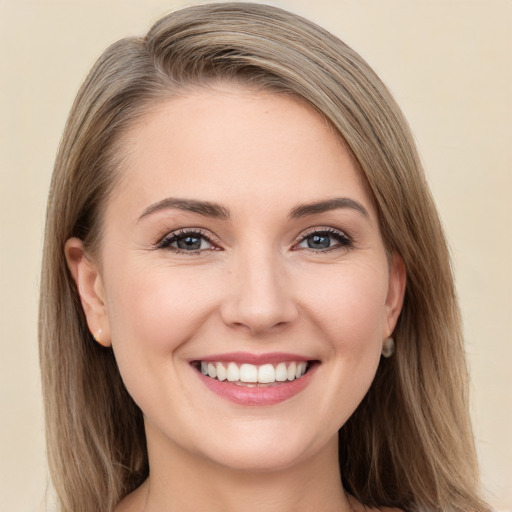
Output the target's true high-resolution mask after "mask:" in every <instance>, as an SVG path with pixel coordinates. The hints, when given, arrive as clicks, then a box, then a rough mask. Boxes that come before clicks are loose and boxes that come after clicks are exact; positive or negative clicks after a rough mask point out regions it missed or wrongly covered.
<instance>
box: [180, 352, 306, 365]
mask: <svg viewBox="0 0 512 512" xmlns="http://www.w3.org/2000/svg"><path fill="white" fill-rule="evenodd" d="M312 359H313V358H311V357H306V356H303V355H299V354H291V353H287V352H268V353H266V354H253V353H250V352H229V353H224V354H211V355H208V356H201V357H196V358H194V359H190V362H191V363H192V362H194V361H205V362H212V363H213V362H217V363H222V362H226V363H228V362H233V363H239V364H243V363H248V364H253V365H255V366H258V365H263V364H276V363H284V362H288V361H311V360H312Z"/></svg>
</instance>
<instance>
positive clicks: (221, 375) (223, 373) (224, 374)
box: [216, 363, 228, 381]
mask: <svg viewBox="0 0 512 512" xmlns="http://www.w3.org/2000/svg"><path fill="white" fill-rule="evenodd" d="M216 369H217V379H219V380H220V381H223V380H226V379H227V378H228V371H227V370H226V368H225V367H224V365H223V364H221V363H217V365H216Z"/></svg>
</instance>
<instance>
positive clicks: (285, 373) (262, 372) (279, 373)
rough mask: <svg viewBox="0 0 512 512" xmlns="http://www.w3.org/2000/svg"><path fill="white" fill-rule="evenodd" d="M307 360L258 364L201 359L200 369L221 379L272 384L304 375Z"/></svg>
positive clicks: (211, 376) (212, 376) (213, 377)
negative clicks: (239, 363)
mask: <svg viewBox="0 0 512 512" xmlns="http://www.w3.org/2000/svg"><path fill="white" fill-rule="evenodd" d="M307 367H308V364H307V362H305V361H301V362H294V361H291V362H288V363H278V364H277V365H273V364H268V363H267V364H263V365H261V366H256V365H253V364H249V363H243V364H241V365H240V366H238V364H237V363H234V362H231V363H220V362H207V361H201V365H200V369H201V373H202V374H203V375H207V376H208V377H210V378H212V379H217V380H220V381H225V380H228V381H229V382H243V383H247V384H255V383H259V384H272V383H275V382H286V381H293V380H295V379H299V378H300V377H302V376H303V375H304V374H305V373H306V370H307Z"/></svg>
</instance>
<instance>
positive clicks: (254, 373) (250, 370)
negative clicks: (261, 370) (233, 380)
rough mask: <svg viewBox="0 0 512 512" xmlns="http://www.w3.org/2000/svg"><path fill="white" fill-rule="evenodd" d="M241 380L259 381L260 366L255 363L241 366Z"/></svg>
mask: <svg viewBox="0 0 512 512" xmlns="http://www.w3.org/2000/svg"><path fill="white" fill-rule="evenodd" d="M240 380H241V381H242V382H258V368H257V367H256V366H254V365H253V364H243V365H242V366H240Z"/></svg>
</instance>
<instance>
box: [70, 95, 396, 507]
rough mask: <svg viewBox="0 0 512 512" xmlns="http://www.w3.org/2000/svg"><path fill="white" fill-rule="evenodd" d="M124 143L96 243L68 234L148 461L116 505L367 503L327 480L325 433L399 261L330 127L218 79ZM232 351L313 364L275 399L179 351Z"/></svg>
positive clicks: (372, 346) (363, 358)
mask: <svg viewBox="0 0 512 512" xmlns="http://www.w3.org/2000/svg"><path fill="white" fill-rule="evenodd" d="M125 160H126V161H125V164H124V168H123V169H122V177H121V180H120V183H119V184H118V186H117V189H116V190H115V191H114V194H113V197H112V198H111V200H110V202H109V204H108V205H107V211H106V217H105V230H104V233H103V238H102V242H101V249H100V253H99V255H98V256H97V257H96V258H93V257H90V256H89V255H87V254H85V252H84V249H83V246H82V244H81V242H80V240H77V239H71V240H69V241H68V243H67V246H66V255H67V258H68V263H69V267H70V270H71V272H72V274H73V276H74V278H75V280H76V282H77V285H78V289H79V292H80V296H81V299H82V305H83V307H84V311H85V313H86V316H87V321H88V324H89V328H90V330H91V332H93V333H97V332H98V331H99V329H101V336H100V337H99V341H100V342H101V343H102V344H104V345H106V346H112V348H113V350H114V354H115V356H116V359H117V362H118V365H119V369H120V372H121V375H122V377H123V380H124V382H125V385H126V387H127V389H128V391H129V393H130V394H131V395H132V397H133V398H134V400H135V402H136V403H137V404H138V405H139V407H140V408H141V410H142V411H143V413H144V418H145V428H146V438H147V443H148V454H149V463H150V478H149V479H148V481H146V482H145V483H144V484H143V485H142V486H141V487H139V488H138V489H137V490H136V491H134V492H133V493H132V494H131V495H129V496H127V497H126V498H125V499H124V500H122V501H121V503H120V504H119V505H118V507H117V508H116V512H161V511H165V512H173V511H176V512H193V511H197V510H208V512H236V511H239V510H244V511H246V512H261V511H265V512H274V511H275V512H277V511H279V512H292V511H293V512H306V511H307V512H310V511H311V510H318V509H321V510H322V511H325V512H354V511H362V510H364V507H362V506H361V505H360V504H358V503H357V502H356V501H355V500H354V499H352V498H350V497H348V496H347V494H346V493H345V492H344V490H343V487H342V485H341V478H340V474H339V469H338V466H339V464H338V445H337V442H338V441H337V432H338V430H339V428H340V427H341V426H342V425H343V424H344V423H345V421H346V420H347V419H348V418H349V417H350V415H351V414H352V413H353V411H354V410H355V408H356V407H357V405H358V404H359V403H360V401H361V400H362V398H363V397H364V395H365V394H366V391H367V390H368V388H369V386H370V384H371V382H372V380H373V378H374V375H375V372H376V369H377V367H378V364H379V362H380V355H381V350H382V342H383V340H384V339H385V338H386V337H387V336H389V335H390V333H391V332H392V331H393V328H394V326H395V323H396V320H397V317H398V315H399V312H400V308H401V304H402V299H403V292H404V287H405V271H404V269H403V264H402V263H401V260H400V258H398V257H397V256H392V257H391V258H390V257H389V255H388V254H387V253H386V251H385V248H384V244H383V241H382V237H381V234H380V230H379V222H378V217H377V213H376V211H375V207H374V205H373V201H372V198H371V196H370V194H369V193H368V190H367V186H366V184H365V182H364V180H363V178H362V176H361V173H360V171H359V169H358V167H357V164H356V163H355V162H354V161H353V159H352V157H351V155H350V154H349V153H348V151H347V150H346V149H345V147H344V145H343V143H342V142H341V141H340V140H339V138H338V137H337V136H336V134H334V133H333V131H332V130H331V128H330V127H329V126H328V125H327V124H326V123H325V122H324V120H323V119H322V118H321V117H320V116H319V115H318V114H317V113H315V112H313V111H312V110H311V109H310V108H308V107H306V106H304V105H303V104H302V103H300V102H298V101H297V100H295V99H292V98H289V97H285V96H279V95H273V94H269V93H257V92H254V91H247V90H244V89H240V88H237V87H235V86H228V85H226V86H225V87H219V88H218V89H216V90H201V91H197V92H195V93H193V94H190V95H189V96H182V97H177V98H173V99H170V100H168V101H167V102H165V103H163V104H162V105H161V106H159V107H158V108H157V109H155V110H154V111H152V113H150V114H148V116H147V117H146V119H144V120H143V121H142V122H140V123H139V124H138V125H137V126H135V127H134V128H133V129H132V131H131V132H130V133H129V134H127V136H126V159H125ZM169 198H172V199H169ZM176 199H177V200H178V203H177V202H176ZM180 201H181V203H180ZM184 201H185V203H186V206H185V207H184V206H183V204H185V203H184ZM177 204H178V206H176V205H177ZM191 204H193V205H194V206H193V208H191V207H190V205H191ZM198 204H200V205H201V206H200V208H199V211H198V207H197V205H198ZM205 204H207V205H208V207H207V208H206V209H205V207H204V205H205ZM212 204H214V206H213V207H212V206H211V205H212ZM312 205H314V206H312ZM318 205H320V207H319V206H318ZM212 211H213V214H212ZM187 243H190V246H191V247H192V248H193V250H189V249H188V248H187ZM232 352H239V353H243V354H257V355H258V356H262V357H267V356H268V354H272V353H293V354H298V355H297V357H304V358H305V359H307V360H308V361H310V362H311V365H312V366H311V368H313V369H312V370H311V372H310V374H309V377H308V379H309V380H307V382H308V384H307V386H306V387H305V388H304V389H302V390H301V391H300V392H298V393H297V394H296V395H294V396H291V397H290V398H288V399H286V400H284V401H280V402H279V403H275V404H267V405H258V406H255V405H248V404H243V403H234V402H233V401H232V400H230V399H226V397H225V396H221V395H219V394H216V393H215V392H213V391H212V390H211V388H210V387H208V385H205V381H206V382H207V379H208V378H213V379H214V378H215V377H211V376H206V377H205V376H204V375H202V374H201V372H199V371H198V369H197V367H194V365H193V364H192V363H191V361H196V360H198V361H202V360H203V359H205V358H208V356H212V355H215V354H221V353H232ZM212 357H213V356H212ZM308 364H309V363H308ZM205 379H206V380H205ZM305 382H306V380H305ZM274 385H275V386H279V385H280V384H279V383H277V382H276V383H274ZM366 510H367V511H368V509H366Z"/></svg>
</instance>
